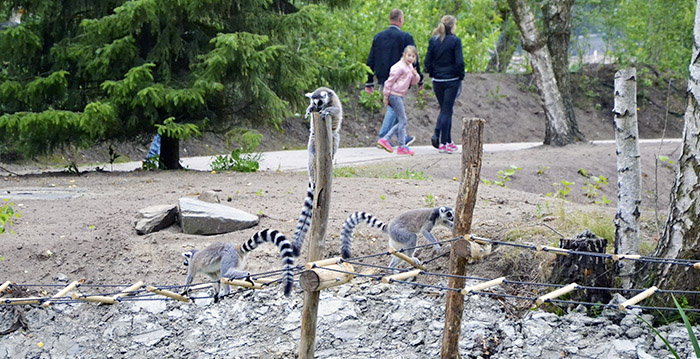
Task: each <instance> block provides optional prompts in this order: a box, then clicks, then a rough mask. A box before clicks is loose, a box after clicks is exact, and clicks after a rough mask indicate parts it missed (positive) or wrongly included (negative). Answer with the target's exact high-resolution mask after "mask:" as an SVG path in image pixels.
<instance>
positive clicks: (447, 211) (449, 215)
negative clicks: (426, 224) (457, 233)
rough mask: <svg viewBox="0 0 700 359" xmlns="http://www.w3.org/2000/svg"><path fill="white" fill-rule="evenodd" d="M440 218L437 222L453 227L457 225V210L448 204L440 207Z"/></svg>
mask: <svg viewBox="0 0 700 359" xmlns="http://www.w3.org/2000/svg"><path fill="white" fill-rule="evenodd" d="M438 216H439V217H438V220H437V223H440V224H442V225H443V226H445V227H447V228H453V227H454V226H455V211H454V209H452V208H450V207H446V206H442V207H439V208H438Z"/></svg>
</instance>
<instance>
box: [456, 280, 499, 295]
mask: <svg viewBox="0 0 700 359" xmlns="http://www.w3.org/2000/svg"><path fill="white" fill-rule="evenodd" d="M505 280H506V277H500V278H496V279H492V280H490V281H487V282H483V283H479V284H477V285H473V286H471V287H466V288H464V289H462V295H467V294H469V293H471V292H478V291H481V290H484V289H487V288H491V287H495V286H497V285H499V284H501V283H503V281H505Z"/></svg>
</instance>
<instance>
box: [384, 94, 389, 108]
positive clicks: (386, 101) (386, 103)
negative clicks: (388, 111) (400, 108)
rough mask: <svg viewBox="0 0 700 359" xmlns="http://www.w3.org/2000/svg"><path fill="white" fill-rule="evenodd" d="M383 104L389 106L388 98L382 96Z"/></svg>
mask: <svg viewBox="0 0 700 359" xmlns="http://www.w3.org/2000/svg"><path fill="white" fill-rule="evenodd" d="M384 106H389V98H388V97H386V96H384Z"/></svg>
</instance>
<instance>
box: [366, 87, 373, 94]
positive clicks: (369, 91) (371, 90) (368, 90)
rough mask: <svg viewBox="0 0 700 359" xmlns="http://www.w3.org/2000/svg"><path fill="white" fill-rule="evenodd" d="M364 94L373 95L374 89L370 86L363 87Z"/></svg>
mask: <svg viewBox="0 0 700 359" xmlns="http://www.w3.org/2000/svg"><path fill="white" fill-rule="evenodd" d="M365 92H367V93H368V94H370V95H371V94H372V93H374V87H372V86H365Z"/></svg>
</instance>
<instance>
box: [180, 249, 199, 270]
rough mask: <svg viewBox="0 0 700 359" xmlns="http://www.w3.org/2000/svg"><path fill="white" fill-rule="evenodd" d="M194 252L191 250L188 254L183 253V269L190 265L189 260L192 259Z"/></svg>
mask: <svg viewBox="0 0 700 359" xmlns="http://www.w3.org/2000/svg"><path fill="white" fill-rule="evenodd" d="M196 252H197V251H196V250H191V251H188V252H183V253H182V255H183V256H184V257H185V267H188V266H189V265H190V260H191V259H192V257H194V254H195V253H196Z"/></svg>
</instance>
